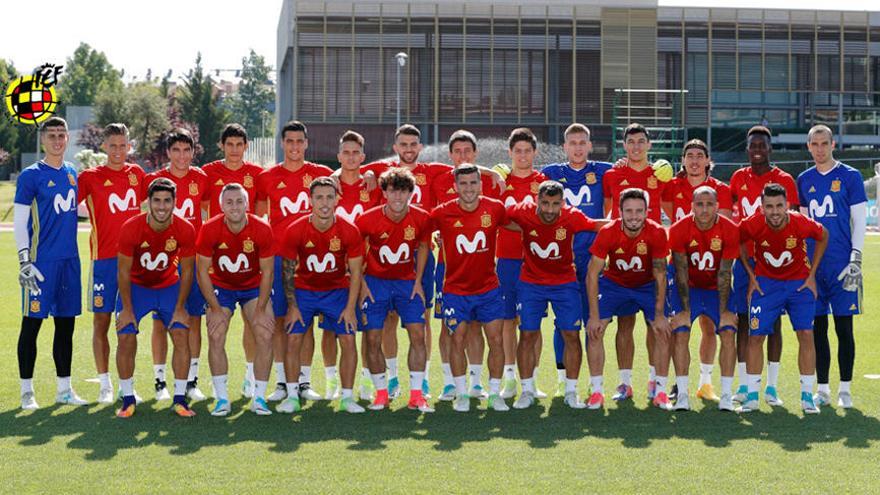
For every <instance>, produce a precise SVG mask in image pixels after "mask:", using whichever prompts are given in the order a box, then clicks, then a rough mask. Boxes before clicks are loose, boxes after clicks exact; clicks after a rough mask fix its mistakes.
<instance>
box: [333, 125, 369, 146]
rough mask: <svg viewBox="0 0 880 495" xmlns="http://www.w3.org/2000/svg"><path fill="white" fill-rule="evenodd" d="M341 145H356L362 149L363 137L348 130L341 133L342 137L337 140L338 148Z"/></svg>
mask: <svg viewBox="0 0 880 495" xmlns="http://www.w3.org/2000/svg"><path fill="white" fill-rule="evenodd" d="M343 143H357V144H359V145H360V147H361V148H362V149H363V147H364V137H363V136H361V135H360V134H358V133H356V132H354V131H352V130H351V129H349V130H347V131H345V132H344V133H342V137H341V138H339V146H342V144H343Z"/></svg>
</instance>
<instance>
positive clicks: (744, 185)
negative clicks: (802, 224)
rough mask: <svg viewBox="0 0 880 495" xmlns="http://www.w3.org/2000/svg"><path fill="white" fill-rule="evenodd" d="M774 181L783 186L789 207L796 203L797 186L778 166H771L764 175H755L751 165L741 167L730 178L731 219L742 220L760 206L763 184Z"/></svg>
mask: <svg viewBox="0 0 880 495" xmlns="http://www.w3.org/2000/svg"><path fill="white" fill-rule="evenodd" d="M770 183H776V184H779V185H780V186H782V187H784V188H785V195H786V198H787V199H788V203H789V205H790V206H791V207H795V206H797V205H798V193H797V186H796V185H795V182H794V179H793V178H792V177H791V175H788V173H786V172H785V171H784V170H782V169H781V168H778V167H772V168H771V169H770V171H769V172H767V173H766V174H764V175H757V174H755V173H754V172H753V171H752V167H743V168H741V169H739V170H737V171H736V172H734V173H733V176H732V177H731V178H730V193H731V195H732V196H733V200H734V201H733V219H734V220H736V221H742V220H743V219H746V218H748V217H750V216H752V215H754V214H755V212H756V211H758V208H760V207H761V193H762V192H764V186H766V185H767V184H770Z"/></svg>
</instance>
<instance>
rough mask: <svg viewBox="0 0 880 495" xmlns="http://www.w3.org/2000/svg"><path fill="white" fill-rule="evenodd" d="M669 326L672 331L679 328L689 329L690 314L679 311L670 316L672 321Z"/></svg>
mask: <svg viewBox="0 0 880 495" xmlns="http://www.w3.org/2000/svg"><path fill="white" fill-rule="evenodd" d="M670 326H671V327H672V329H673V330H674V329H676V328H679V327H690V326H691V312H690V311H679V312H678V313H675V315H673V316H672V321H671V322H670Z"/></svg>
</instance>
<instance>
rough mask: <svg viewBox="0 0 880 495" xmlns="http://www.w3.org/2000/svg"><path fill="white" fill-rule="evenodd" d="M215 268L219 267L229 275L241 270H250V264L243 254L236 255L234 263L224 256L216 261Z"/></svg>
mask: <svg viewBox="0 0 880 495" xmlns="http://www.w3.org/2000/svg"><path fill="white" fill-rule="evenodd" d="M217 266H219V267H220V269H221V270H223V271H225V272H229V273H238V272H240V271H242V270H249V269H250V268H251V264H250V262H249V261H248V259H247V256H245V254H244V253H238V258H235V262H233V261H232V259H230V258H229V256H226V255H225V254H224V255H223V256H221V257H220V258H218V259H217Z"/></svg>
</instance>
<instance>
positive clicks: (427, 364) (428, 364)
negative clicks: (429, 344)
mask: <svg viewBox="0 0 880 495" xmlns="http://www.w3.org/2000/svg"><path fill="white" fill-rule="evenodd" d="M430 374H431V360H430V359H426V360H425V380H427V379H428V375H430Z"/></svg>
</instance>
